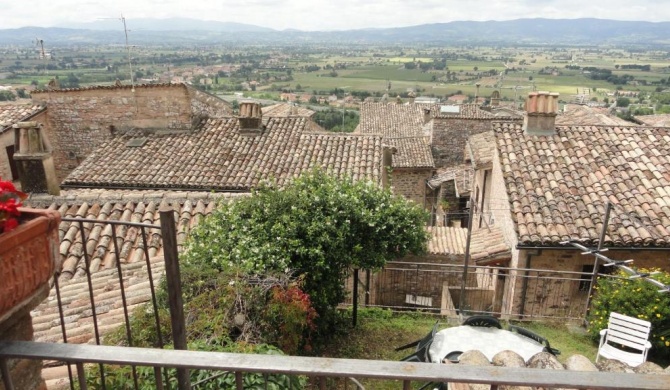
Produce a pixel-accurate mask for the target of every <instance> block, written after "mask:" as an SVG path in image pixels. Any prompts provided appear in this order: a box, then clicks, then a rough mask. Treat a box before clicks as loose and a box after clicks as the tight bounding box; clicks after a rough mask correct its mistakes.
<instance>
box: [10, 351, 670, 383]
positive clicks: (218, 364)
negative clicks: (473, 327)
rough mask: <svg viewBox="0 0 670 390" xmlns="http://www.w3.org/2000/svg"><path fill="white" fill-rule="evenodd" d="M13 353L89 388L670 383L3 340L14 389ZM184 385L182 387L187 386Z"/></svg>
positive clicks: (651, 378)
mask: <svg viewBox="0 0 670 390" xmlns="http://www.w3.org/2000/svg"><path fill="white" fill-rule="evenodd" d="M10 358H14V359H52V360H63V361H67V362H69V363H74V364H75V365H76V366H77V377H78V380H79V386H80V388H81V389H82V390H86V389H87V385H86V380H85V375H84V364H86V363H94V364H98V365H106V364H111V365H130V366H147V367H153V368H154V373H155V377H156V379H157V383H158V385H157V386H156V388H158V389H163V388H164V387H163V383H162V382H160V378H161V375H160V368H163V367H169V368H177V369H184V370H197V369H206V370H217V371H223V372H229V373H231V375H234V377H235V382H234V383H235V385H234V387H233V386H231V387H230V388H235V389H238V390H242V389H245V388H258V387H250V386H248V385H245V382H244V374H245V373H259V374H261V375H264V376H267V375H270V374H285V375H293V376H295V375H300V376H307V377H309V378H310V379H311V380H310V384H309V385H307V386H305V387H308V388H318V389H326V388H329V389H331V388H346V387H347V386H349V385H351V383H356V382H359V380H364V379H366V380H371V381H372V382H373V383H378V382H381V381H392V382H390V383H391V384H390V386H391V387H390V388H400V387H402V388H403V389H411V388H415V387H416V386H424V385H427V384H428V383H434V384H439V383H479V384H489V385H492V387H491V388H492V389H497V386H498V385H507V386H537V387H543V388H556V387H560V388H574V389H649V390H651V389H659V390H660V389H663V390H665V389H668V388H670V376H667V375H649V374H647V375H645V374H627V373H615V372H580V371H570V375H566V374H565V371H562V370H542V369H532V368H508V367H494V366H468V365H464V364H448V365H447V364H435V363H411V362H389V361H375V360H353V359H330V358H314V357H298V356H277V355H245V354H232V353H218V352H200V351H178V350H157V349H147V348H126V347H111V346H95V345H74V344H50V343H35V342H21V341H14V342H0V372H1V373H2V377H3V382H4V385H5V389H6V390H14V387H13V384H12V380H11V378H10V377H9V376H8V375H7V374H6V373H7V372H8V371H9V369H8V359H10ZM349 378H355V382H351V380H350V379H349ZM394 383H395V385H393V384H394ZM357 386H359V385H357ZM359 387H360V386H359ZM180 388H181V389H183V387H180ZM266 388H267V382H266ZM387 388H388V387H387ZM428 388H432V387H428Z"/></svg>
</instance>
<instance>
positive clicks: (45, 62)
mask: <svg viewBox="0 0 670 390" xmlns="http://www.w3.org/2000/svg"><path fill="white" fill-rule="evenodd" d="M35 45H37V46H39V47H40V56H41V57H42V60H44V73H45V74H49V72H48V70H47V55H46V53H45V52H44V40H42V39H39V38H35Z"/></svg>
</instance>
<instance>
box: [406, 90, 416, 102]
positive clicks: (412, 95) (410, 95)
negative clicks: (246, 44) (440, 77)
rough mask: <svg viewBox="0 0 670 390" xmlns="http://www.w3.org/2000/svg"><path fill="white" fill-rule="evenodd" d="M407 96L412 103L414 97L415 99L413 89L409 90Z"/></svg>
mask: <svg viewBox="0 0 670 390" xmlns="http://www.w3.org/2000/svg"><path fill="white" fill-rule="evenodd" d="M407 96H409V104H414V99H416V94H415V93H414V91H412V92H410V93H409V94H408V95H407Z"/></svg>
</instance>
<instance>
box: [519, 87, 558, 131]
mask: <svg viewBox="0 0 670 390" xmlns="http://www.w3.org/2000/svg"><path fill="white" fill-rule="evenodd" d="M557 114H558V93H556V92H551V93H550V92H546V91H539V92H530V93H528V99H527V100H526V116H525V117H524V118H523V131H524V133H526V134H528V135H554V134H555V133H556V115H557Z"/></svg>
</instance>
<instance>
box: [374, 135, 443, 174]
mask: <svg viewBox="0 0 670 390" xmlns="http://www.w3.org/2000/svg"><path fill="white" fill-rule="evenodd" d="M429 141H430V140H429V139H428V137H411V138H384V143H385V144H388V145H391V146H395V147H396V148H397V149H398V151H397V153H396V154H394V155H393V168H432V167H433V166H435V163H434V162H433V154H432V152H431V150H430V145H429V144H428V142H429Z"/></svg>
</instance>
